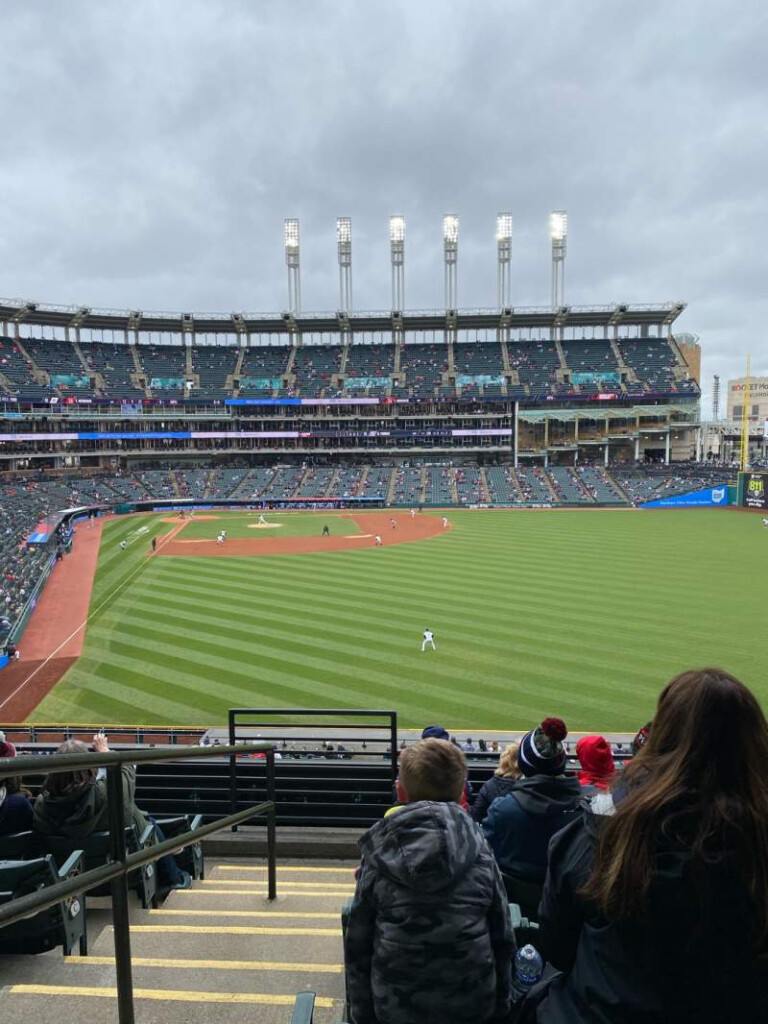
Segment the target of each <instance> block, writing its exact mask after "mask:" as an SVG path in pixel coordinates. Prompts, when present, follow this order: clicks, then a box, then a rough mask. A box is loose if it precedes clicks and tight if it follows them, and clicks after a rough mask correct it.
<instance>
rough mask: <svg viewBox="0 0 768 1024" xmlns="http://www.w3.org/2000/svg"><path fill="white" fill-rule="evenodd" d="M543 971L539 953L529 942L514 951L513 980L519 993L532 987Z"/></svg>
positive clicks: (522, 993)
mask: <svg viewBox="0 0 768 1024" xmlns="http://www.w3.org/2000/svg"><path fill="white" fill-rule="evenodd" d="M543 973H544V961H543V960H542V959H541V953H539V951H538V949H536V947H535V946H531V945H530V943H529V944H528V945H527V946H523V947H522V949H518V951H517V952H516V953H515V982H516V988H517V989H518V991H519V992H520V994H521V995H524V994H525V993H526V992H527V991H528V989H530V988H533V986H534V985H535V984H536V982H537V981H539V979H540V978H541V976H542V974H543Z"/></svg>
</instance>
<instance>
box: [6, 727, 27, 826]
mask: <svg viewBox="0 0 768 1024" xmlns="http://www.w3.org/2000/svg"><path fill="white" fill-rule="evenodd" d="M12 757H16V747H14V745H13V744H12V743H9V742H8V740H6V738H5V733H4V732H2V731H0V758H12ZM31 828H32V802H31V800H30V794H29V791H28V790H26V789H24V787H23V786H22V784H21V779H20V778H19V777H18V776H16V775H6V776H5V777H2V776H1V775H0V836H10V835H13V834H14V833H15V832H28V831H29V830H30V829H31Z"/></svg>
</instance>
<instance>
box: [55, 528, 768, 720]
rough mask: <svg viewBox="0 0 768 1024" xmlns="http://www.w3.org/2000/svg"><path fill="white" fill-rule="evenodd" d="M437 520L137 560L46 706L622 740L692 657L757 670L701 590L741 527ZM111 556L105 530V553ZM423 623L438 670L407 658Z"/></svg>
mask: <svg viewBox="0 0 768 1024" xmlns="http://www.w3.org/2000/svg"><path fill="white" fill-rule="evenodd" d="M449 518H450V519H451V522H452V524H453V526H454V529H452V530H451V531H450V532H449V533H448V534H446V535H443V536H441V537H439V538H436V539H435V541H434V542H428V543H424V544H412V545H403V546H400V547H390V548H385V549H382V550H381V551H374V550H368V549H366V550H361V551H355V552H347V553H338V554H333V555H329V554H328V553H325V554H320V555H317V556H315V555H313V556H279V557H274V558H273V557H268V558H259V559H242V558H240V559H217V560H208V559H198V558H184V559H178V560H174V559H168V558H159V559H153V560H147V561H148V562H149V566H148V569H147V571H146V572H143V573H141V574H140V575H141V581H140V583H139V584H138V585H136V586H134V585H133V583H132V584H131V585H129V586H127V587H126V588H125V590H124V591H123V592H122V593H121V594H120V595H119V596H118V597H117V598H116V600H115V601H114V604H113V605H112V606H111V607H110V608H109V609H108V610H107V611H106V612H105V614H103V615H102V616H100V617H99V620H98V622H97V623H96V624H94V625H93V626H92V627H91V628H90V629H89V631H88V636H87V639H86V656H85V657H84V658H83V659H81V661H80V662H79V663H78V665H76V666H75V667H74V668H73V670H71V671H70V673H69V674H68V676H67V678H66V679H65V680H64V684H71V689H69V690H67V689H66V685H65V687H63V688H62V687H61V686H60V687H59V688H57V692H55V693H54V694H53V695H51V696H50V697H49V698H48V701H49V702H50V707H51V708H53V707H56V708H57V709H58V710H59V712H60V713H63V714H62V717H66V711H72V710H73V709H76V710H77V712H78V714H77V717H78V719H79V720H83V717H84V714H83V711H84V709H87V708H88V705H89V701H90V700H91V699H92V698H93V699H94V700H96V701H97V702H98V704H97V706H98V708H99V716H98V717H99V718H102V717H104V715H105V708H107V707H108V706H109V697H110V694H111V695H112V697H114V698H115V701H116V706H117V707H118V708H119V709H120V710H121V712H124V711H125V710H126V709H127V708H129V707H131V706H134V707H135V708H136V709H137V712H138V717H141V718H142V720H147V711H148V710H149V713H150V714H152V713H153V711H152V707H153V705H154V712H155V713H157V714H158V719H154V720H159V719H162V717H163V715H170V714H173V716H174V717H175V718H176V720H178V721H185V720H186V721H190V722H193V721H195V722H196V721H200V720H201V715H202V716H204V720H209V719H210V718H211V716H213V717H214V718H215V720H218V721H221V720H222V718H223V716H224V711H225V708H226V707H227V706H230V704H232V703H248V702H249V700H252V702H253V703H255V702H256V701H257V700H258V702H259V703H261V702H262V701H263V702H265V703H270V702H272V703H275V704H278V703H279V704H288V705H290V704H291V703H294V704H297V705H301V706H312V705H314V706H320V705H323V704H326V705H327V704H328V703H330V702H333V703H338V704H339V705H340V706H347V707H350V706H360V707H365V706H373V705H380V704H381V703H382V702H389V703H391V705H392V706H394V707H396V708H397V710H398V711H399V712H400V714H401V719H402V720H404V721H405V722H409V723H412V724H414V725H419V724H423V722H424V720H425V718H427V717H428V718H430V719H433V718H438V717H440V716H442V717H444V718H445V719H446V721H449V722H452V723H455V724H456V725H457V726H458V725H460V726H461V727H462V728H463V727H466V728H468V729H469V728H475V729H476V728H477V727H478V726H482V725H486V726H487V727H492V726H498V724H499V716H500V715H501V716H502V717H503V718H504V719H505V720H506V721H509V722H510V725H512V724H515V725H519V726H526V725H527V724H528V723H529V722H530V721H532V720H536V718H537V717H541V714H543V713H553V712H556V711H559V713H563V714H567V716H568V720H569V725H570V726H571V728H574V729H577V728H595V727H598V726H599V727H600V728H605V729H607V728H627V729H629V728H632V727H634V725H635V724H636V721H637V720H639V719H640V718H642V719H643V720H645V718H643V716H645V717H646V718H647V717H649V713H650V711H652V705H653V700H654V698H655V695H656V694H657V692H658V690H659V688H660V686H661V685H662V684H663V682H665V681H666V679H667V678H669V675H670V674H671V673H672V672H673V671H677V670H679V669H680V668H683V667H686V666H687V665H690V664H691V662H692V659H693V658H694V657H695V660H697V661H699V660H701V658H706V656H707V654H708V653H711V654H712V656H711V657H710V658H709V660H717V661H721V662H722V661H724V660H726V659H727V660H728V662H729V664H728V666H726V667H731V668H732V670H734V671H737V672H738V671H739V668H738V666H739V665H741V669H740V671H741V673H742V675H743V676H744V677H745V680H746V681H747V682H751V683H752V685H755V681H754V679H752V678H750V674H749V673H750V668H751V670H752V673H753V675H755V674H757V673H756V671H755V670H756V669H757V668H758V667H759V666H760V658H759V656H758V654H757V652H756V650H755V648H754V645H750V644H749V643H747V644H745V643H744V635H745V628H746V629H747V630H752V631H756V632H755V635H756V636H757V635H759V631H760V629H761V616H760V614H759V610H758V609H759V608H760V607H762V601H761V599H760V595H756V594H754V593H752V594H751V595H750V599H749V601H747V600H746V599H745V600H744V601H741V602H739V601H737V602H731V601H729V600H723V601H721V602H720V603H719V606H718V607H717V608H713V600H712V593H713V587H712V585H711V584H712V582H713V580H717V581H719V582H720V584H721V586H722V587H723V588H726V589H727V591H729V592H730V591H731V590H732V589H733V587H734V586H735V585H736V573H737V572H738V564H739V563H738V557H737V556H738V553H739V551H740V550H741V551H744V552H753V551H754V549H755V547H756V544H758V543H759V539H760V537H761V535H760V534H759V531H758V530H754V529H749V525H748V523H747V520H748V519H749V517H739V516H735V515H730V514H725V515H723V514H721V513H715V514H714V515H713V514H709V513H699V512H695V513H683V514H682V515H680V514H678V513H667V512H664V513H660V514H656V515H649V514H648V513H642V514H640V513H638V514H637V515H634V514H624V513H603V512H601V513H594V514H591V515H590V514H589V513H580V512H579V513H573V514H566V515H563V514H560V513H554V514H547V513H539V514H530V513H516V512H511V513H491V514H482V513H467V512H456V513H451V514H450V516H449ZM107 525H108V526H111V525H117V523H115V524H107ZM120 525H122V524H120ZM167 528H170V527H169V526H168V524H164V525H163V529H164V530H165V529H167ZM116 536H117V535H115V537H116ZM110 543H112V538H111V536H110V533H109V531H108V530H106V531H105V538H104V541H103V545H102V548H103V552H104V551H108V550H109V545H110ZM115 543H116V541H115ZM147 544H148V541H147ZM130 550H131V549H130V548H129V549H128V551H130ZM113 554H114V553H113ZM110 566H111V568H112V572H111V573H110V576H112V575H113V573H114V572H116V569H115V568H114V566H115V562H114V559H112V560H111V561H110ZM100 571H101V562H100ZM115 578H117V577H115ZM761 585H762V590H763V596H765V593H764V592H765V584H764V583H762V584H761ZM721 593H722V595H723V596H725V593H726V590H723V591H722V592H721ZM715 604H718V602H717V601H715ZM756 606H757V607H756ZM427 624H429V625H430V626H431V628H433V629H435V632H436V634H437V639H438V648H439V649H438V652H437V655H436V656H432V654H431V652H427V653H426V654H425V655H421V652H420V650H419V638H420V633H421V630H422V629H423V628H424V626H425V625H427ZM715 654H717V655H719V657H715V656H714V655H715ZM80 669H82V671H80ZM761 678H762V676H761ZM158 680H159V681H160V682H158ZM758 688H759V686H758ZM60 693H61V694H62V696H61V697H60ZM67 693H68V694H69V696H66V694H67ZM54 699H55V703H54ZM148 705H149V708H148ZM43 710H44V709H43ZM647 712H648V714H647ZM180 716H181V717H180ZM43 717H44V716H43ZM70 717H74V715H70ZM512 718H514V719H516V721H515V722H514V723H512V721H511V719H512ZM104 720H107V719H106V718H105V719H104ZM166 720H167V718H166Z"/></svg>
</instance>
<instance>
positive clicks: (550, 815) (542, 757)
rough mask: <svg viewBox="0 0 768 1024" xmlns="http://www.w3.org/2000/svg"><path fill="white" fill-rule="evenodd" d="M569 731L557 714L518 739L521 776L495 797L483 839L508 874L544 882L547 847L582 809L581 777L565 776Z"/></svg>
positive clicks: (484, 826) (485, 824) (484, 824)
mask: <svg viewBox="0 0 768 1024" xmlns="http://www.w3.org/2000/svg"><path fill="white" fill-rule="evenodd" d="M567 735H568V730H567V729H566V727H565V723H564V722H563V721H562V720H561V719H559V718H545V719H544V721H543V722H542V723H541V725H540V726H539V728H537V729H534V730H533V731H531V732H529V733H526V735H525V736H524V737H523V738H522V740H521V741H520V750H519V751H518V756H517V762H518V765H519V767H520V771H521V772H522V774H523V778H522V779H520V780H519V781H518V782H517V783H515V785H514V786H513V787H512V790H511V792H510V793H508V794H507V796H502V797H500V798H499V799H498V800H494V801H493V804H492V805H491V808H490V810H489V812H488V816H487V818H486V819H485V821H484V822H483V832H484V833H485V838H486V839H487V840H488V843H489V845H490V847H491V849H492V850H493V855H494V857H495V858H496V863H497V864H498V865H499V867H500V868H501V870H502V871H503V872H504V874H508V875H515V876H517V877H519V878H522V879H525V880H526V881H530V882H543V881H544V877H545V875H546V873H547V846H548V845H549V840H550V839H551V838H552V836H553V835H554V834H555V832H559V831H560V829H561V828H565V826H566V825H567V824H568V823H569V822H571V821H573V819H574V818H575V817H576V816H577V815H578V814H579V813H580V812H579V803H580V801H581V799H582V795H583V790H582V788H581V786H580V785H579V782H578V779H570V778H566V776H565V775H564V774H563V772H564V771H565V750H564V749H563V743H562V741H563V740H564V739H565V737H566V736H567Z"/></svg>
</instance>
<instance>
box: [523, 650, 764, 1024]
mask: <svg viewBox="0 0 768 1024" xmlns="http://www.w3.org/2000/svg"><path fill="white" fill-rule="evenodd" d="M549 856H550V861H549V873H548V876H547V881H546V885H545V890H544V897H543V899H542V903H541V907H540V925H541V932H540V946H541V951H542V953H543V955H544V956H545V957H546V959H547V960H548V961H549V962H550V963H551V964H553V965H554V966H555V967H557V968H559V969H560V970H561V971H562V972H563V973H562V974H561V975H558V976H557V977H555V979H554V980H553V981H552V982H551V984H550V985H549V987H548V988H547V989H546V992H543V991H542V992H540V993H539V998H538V999H534V1000H532V1001H533V1002H535V1003H537V1004H538V1005H537V1006H536V1009H535V1016H528V1019H529V1020H530V1019H535V1020H536V1021H537V1022H538V1024H586V1022H587V1021H590V1022H592V1021H598V1022H600V1024H608V1022H610V1024H630V1022H631V1024H634V1022H635V1021H638V1022H639V1021H642V1022H643V1024H661V1022H664V1024H666V1022H670V1024H671V1022H674V1024H687V1022H691V1024H693V1022H695V1024H726V1022H735V1021H758V1020H759V1021H765V1020H768V723H766V719H765V715H764V714H763V711H762V710H761V708H760V705H759V704H758V702H757V700H756V699H755V697H754V696H753V695H752V693H751V692H750V691H749V690H748V689H747V687H746V686H744V684H743V683H741V682H739V680H738V679H735V678H734V677H733V676H731V675H729V674H728V673H727V672H724V671H723V670H722V669H716V668H707V669H700V670H698V671H690V672H684V673H683V674H682V675H679V676H677V677H676V678H675V679H673V680H672V681H671V682H670V683H669V684H668V686H667V687H666V688H665V689H664V690H663V692H662V694H661V696H660V697H659V702H658V708H657V713H656V716H655V718H654V720H653V728H652V729H651V730H650V735H649V738H648V742H647V744H646V745H645V747H644V748H643V749H642V751H641V753H640V754H639V755H638V756H637V757H636V758H635V759H634V760H633V761H632V763H631V764H630V765H629V767H628V768H627V769H626V771H625V773H624V777H623V779H622V781H621V783H620V784H619V786H618V787H617V788H616V790H615V792H614V794H613V798H611V796H610V795H608V794H604V793H603V794H599V795H598V796H596V797H595V798H594V799H593V800H592V802H591V805H590V809H589V811H588V812H586V813H585V814H584V815H583V817H582V818H580V819H579V820H577V821H575V822H573V823H571V824H570V825H568V826H567V827H566V828H565V829H563V831H562V832H560V833H558V835H557V836H555V837H554V839H553V840H552V844H551V846H550V851H549ZM528 1010H529V1013H531V1011H533V1006H529V1008H528ZM526 1016H527V1015H526Z"/></svg>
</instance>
